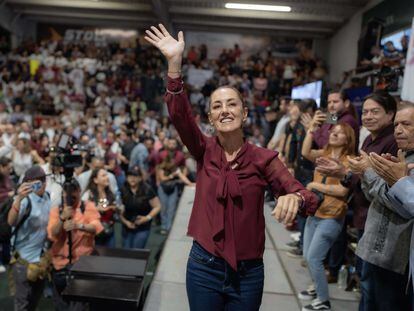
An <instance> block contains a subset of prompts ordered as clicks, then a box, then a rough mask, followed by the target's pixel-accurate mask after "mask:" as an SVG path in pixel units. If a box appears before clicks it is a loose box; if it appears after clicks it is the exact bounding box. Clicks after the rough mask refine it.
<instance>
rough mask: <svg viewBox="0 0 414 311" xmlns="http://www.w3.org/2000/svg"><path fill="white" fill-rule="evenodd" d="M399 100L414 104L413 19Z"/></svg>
mask: <svg viewBox="0 0 414 311" xmlns="http://www.w3.org/2000/svg"><path fill="white" fill-rule="evenodd" d="M401 98H402V99H403V100H407V101H410V102H413V103H414V19H413V25H412V27H411V36H410V45H409V46H408V53H407V58H406V62H405V70H404V81H403V87H402V93H401Z"/></svg>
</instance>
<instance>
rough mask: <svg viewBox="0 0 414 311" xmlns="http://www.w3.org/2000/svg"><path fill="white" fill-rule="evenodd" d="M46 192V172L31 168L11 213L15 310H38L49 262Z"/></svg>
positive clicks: (49, 206) (47, 196) (9, 220)
mask: <svg viewBox="0 0 414 311" xmlns="http://www.w3.org/2000/svg"><path fill="white" fill-rule="evenodd" d="M45 189H46V174H45V172H44V171H43V169H42V168H41V167H40V166H37V165H35V166H33V167H31V168H30V169H28V170H27V171H26V173H25V175H24V178H23V183H22V184H21V185H20V187H19V188H18V190H17V196H16V197H15V199H14V202H13V205H12V207H11V208H10V211H9V214H8V219H7V220H8V223H9V225H10V226H12V238H11V250H12V259H11V261H10V264H11V265H12V269H13V279H14V283H15V289H16V293H15V296H14V309H15V310H35V309H36V306H37V305H38V302H39V299H40V297H41V295H42V292H43V288H44V283H45V277H46V274H47V264H46V265H44V264H43V263H44V260H46V256H45V255H46V254H44V252H43V249H44V246H45V242H46V240H47V232H46V228H47V223H48V215H49V211H50V208H51V202H50V196H49V194H48V193H47V192H46V190H45Z"/></svg>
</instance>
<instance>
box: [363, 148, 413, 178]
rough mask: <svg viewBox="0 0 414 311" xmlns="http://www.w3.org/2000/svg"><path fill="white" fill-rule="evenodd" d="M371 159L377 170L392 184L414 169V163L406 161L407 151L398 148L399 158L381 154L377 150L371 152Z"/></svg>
mask: <svg viewBox="0 0 414 311" xmlns="http://www.w3.org/2000/svg"><path fill="white" fill-rule="evenodd" d="M369 160H370V162H371V166H372V168H373V169H374V170H375V172H376V173H377V174H378V175H379V176H380V177H381V178H382V179H384V180H385V181H386V182H387V184H388V185H390V186H392V185H394V184H395V183H396V182H397V181H398V180H399V179H401V178H403V177H405V176H407V175H408V174H409V171H410V170H412V169H414V164H413V163H410V164H407V163H406V161H405V153H404V152H403V151H402V150H401V149H399V150H398V155H397V158H395V157H391V156H389V155H386V154H383V155H382V156H380V155H378V154H376V153H375V152H371V153H370V157H369Z"/></svg>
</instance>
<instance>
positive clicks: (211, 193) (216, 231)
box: [165, 78, 318, 270]
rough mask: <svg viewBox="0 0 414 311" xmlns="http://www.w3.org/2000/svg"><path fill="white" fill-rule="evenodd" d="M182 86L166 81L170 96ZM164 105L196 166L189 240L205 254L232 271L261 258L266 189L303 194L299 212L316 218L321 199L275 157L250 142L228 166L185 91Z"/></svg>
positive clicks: (263, 240)
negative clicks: (217, 258)
mask: <svg viewBox="0 0 414 311" xmlns="http://www.w3.org/2000/svg"><path fill="white" fill-rule="evenodd" d="M182 87H183V82H182V80H181V79H171V78H169V79H168V86H167V88H168V90H169V91H170V92H179V91H180V90H181V89H182ZM165 100H166V102H167V105H168V111H169V114H170V117H171V121H172V123H173V124H174V126H175V128H176V129H177V131H178V133H179V135H180V137H181V139H182V141H183V143H184V144H185V145H186V146H187V148H188V150H189V151H190V153H191V154H192V156H193V157H194V158H195V159H196V161H197V186H196V194H195V199H194V206H193V210H192V213H191V218H190V223H189V226H188V235H190V236H192V237H193V238H194V239H195V240H196V241H197V242H198V243H200V244H201V245H202V246H203V247H204V248H205V249H206V250H207V251H209V252H210V253H212V254H214V255H216V256H220V257H222V258H224V259H225V260H226V261H227V262H228V263H229V264H230V266H231V267H232V268H233V269H234V270H237V261H239V260H247V259H257V258H262V257H263V252H264V242H265V221H264V214H263V205H264V192H265V188H266V186H267V185H270V186H271V188H272V190H273V193H274V194H275V195H283V194H286V193H294V192H300V193H301V194H302V195H303V197H304V199H305V202H304V205H303V209H302V210H301V213H303V214H309V215H313V214H314V213H315V211H316V209H317V203H318V199H317V198H316V196H315V195H314V194H313V193H312V192H310V191H307V190H306V189H304V187H303V186H302V185H301V184H300V183H299V182H298V181H297V180H296V179H294V177H293V176H292V175H291V174H290V173H289V172H288V170H287V168H286V167H285V166H284V165H283V163H282V162H281V161H280V160H279V159H278V157H277V152H274V151H271V150H267V149H264V148H260V147H256V146H254V145H252V144H249V143H248V142H247V141H246V142H245V143H244V145H243V146H242V148H241V150H240V152H239V153H238V154H237V156H236V158H235V159H234V161H232V162H231V163H229V162H227V160H226V157H225V154H224V150H223V148H222V147H221V145H220V143H219V140H218V138H217V137H210V138H209V137H206V136H204V135H203V134H202V133H201V131H200V130H199V128H198V126H197V124H196V123H195V121H194V119H193V116H192V111H191V106H190V103H189V101H188V97H187V95H186V93H185V92H181V93H179V94H171V93H168V92H167V93H166V95H165ZM236 163H237V166H236V168H234V169H232V168H231V167H234V165H235V164H236Z"/></svg>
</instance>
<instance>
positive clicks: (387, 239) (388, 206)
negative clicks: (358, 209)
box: [356, 155, 414, 274]
mask: <svg viewBox="0 0 414 311" xmlns="http://www.w3.org/2000/svg"><path fill="white" fill-rule="evenodd" d="M406 161H407V162H408V163H413V162H414V155H410V156H408V157H407V158H406ZM361 186H362V190H363V191H364V194H365V196H366V197H367V199H368V200H369V201H371V204H370V206H369V210H368V217H367V221H366V223H365V230H364V234H363V236H362V238H361V240H360V241H359V243H358V246H357V251H356V254H357V255H358V256H359V257H361V258H362V259H363V260H365V261H367V262H369V263H371V264H374V265H377V266H379V267H381V268H384V269H388V270H391V271H394V272H396V273H400V274H404V273H405V271H406V268H407V264H408V259H409V250H410V241H411V233H412V226H413V221H414V220H413V219H406V218H404V217H402V216H400V214H399V213H398V210H397V207H396V205H395V204H394V203H393V202H392V201H390V199H389V198H388V196H387V193H388V192H389V190H390V187H389V186H388V184H387V183H386V182H385V181H384V180H383V179H382V178H381V177H379V176H378V175H377V174H376V173H375V172H374V170H373V169H367V170H366V171H365V173H364V176H363V178H362V184H361Z"/></svg>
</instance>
